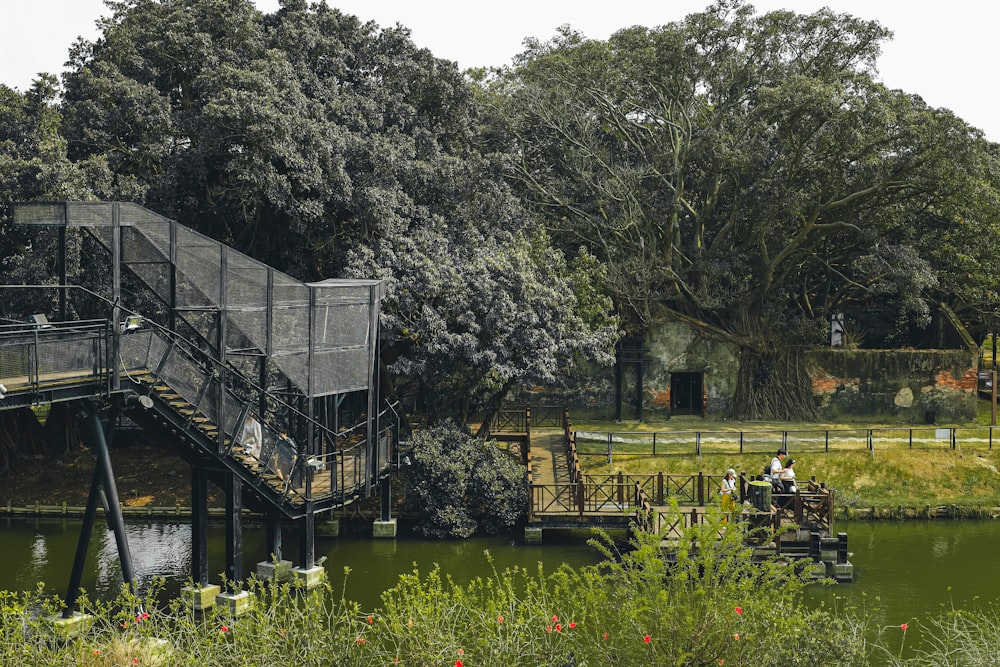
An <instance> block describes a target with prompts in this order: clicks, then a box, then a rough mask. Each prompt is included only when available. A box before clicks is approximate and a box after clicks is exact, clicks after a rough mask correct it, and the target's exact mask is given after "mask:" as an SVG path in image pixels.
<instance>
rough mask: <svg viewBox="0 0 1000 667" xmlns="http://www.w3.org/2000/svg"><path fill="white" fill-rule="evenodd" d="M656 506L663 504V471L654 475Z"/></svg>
mask: <svg viewBox="0 0 1000 667" xmlns="http://www.w3.org/2000/svg"><path fill="white" fill-rule="evenodd" d="M656 504H657V505H662V504H663V471H662V470H661V471H660V472H658V473H657V474H656Z"/></svg>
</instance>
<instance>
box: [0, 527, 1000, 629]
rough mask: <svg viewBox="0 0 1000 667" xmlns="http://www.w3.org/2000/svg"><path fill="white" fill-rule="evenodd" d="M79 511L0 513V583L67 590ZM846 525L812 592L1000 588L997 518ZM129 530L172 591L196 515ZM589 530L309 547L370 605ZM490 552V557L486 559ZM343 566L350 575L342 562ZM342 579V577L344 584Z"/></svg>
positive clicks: (107, 543) (145, 576) (117, 582)
mask: <svg viewBox="0 0 1000 667" xmlns="http://www.w3.org/2000/svg"><path fill="white" fill-rule="evenodd" d="M79 528H80V522H79V521H67V520H29V521H24V520H11V519H6V520H4V521H3V522H0V540H2V543H3V545H4V549H3V550H0V588H3V589H8V590H31V589H34V588H35V587H36V585H37V583H38V582H40V581H41V582H44V583H45V588H46V590H48V591H49V592H51V593H55V594H58V595H65V593H66V586H67V585H68V582H69V575H70V570H71V568H72V565H73V556H74V554H75V552H76V543H77V537H78V531H79ZM837 530H839V531H846V532H847V533H848V535H849V549H850V551H851V552H852V553H853V555H852V556H851V561H852V562H853V564H854V568H855V569H854V574H855V581H854V583H852V584H844V585H838V586H834V587H832V588H830V589H823V588H818V587H817V588H814V589H811V590H810V593H809V597H810V599H811V600H812V601H814V602H815V603H817V604H819V603H828V604H834V605H836V606H838V607H840V606H843V604H844V603H845V602H847V603H851V604H855V605H857V606H866V607H867V608H868V609H869V610H873V611H874V613H875V614H876V615H877V616H878V618H879V619H880V622H883V623H886V624H896V625H898V624H899V623H903V622H912V621H913V620H914V619H916V618H919V617H922V616H926V615H928V614H930V613H934V612H936V611H938V610H940V609H941V608H942V607H946V606H950V605H952V604H954V605H956V606H968V605H970V604H971V603H972V602H973V601H974V600H975V599H976V598H981V599H997V598H1000V559H997V558H995V556H994V550H995V548H996V547H995V545H996V544H998V543H1000V522H996V521H908V522H900V523H889V522H883V523H859V522H852V523H840V524H838V525H837ZM127 534H128V537H129V542H130V546H131V551H132V558H133V563H134V566H135V571H136V576H137V578H138V580H139V583H140V586H142V587H145V586H147V585H148V584H149V582H150V581H152V579H153V578H154V577H163V578H164V579H166V581H167V593H168V594H171V595H172V594H176V593H177V591H179V590H180V587H181V586H183V585H184V583H185V582H186V581H187V580H188V578H189V576H190V570H191V553H190V541H191V526H190V524H189V523H186V522H183V521H175V522H170V521H161V522H156V523H131V524H128V525H127ZM243 537H244V549H245V553H244V576H249V574H250V573H251V572H252V571H253V570H254V568H255V564H256V562H257V561H261V560H265V559H267V557H268V555H267V553H266V549H265V540H264V531H263V529H262V527H260V526H254V525H252V524H249V525H245V526H244V535H243ZM587 537H588V533H586V532H583V531H581V532H578V533H576V534H572V535H569V536H566V535H560V534H558V533H556V534H552V535H550V534H548V533H547V534H546V537H545V544H544V545H527V544H524V543H523V541H521V540H520V539H514V540H511V537H510V536H502V537H477V538H473V539H470V540H455V541H446V542H439V541H429V540H421V539H418V538H414V537H412V536H409V535H406V534H402V535H401V536H400V537H398V538H397V539H395V540H373V539H371V538H370V537H368V536H364V535H358V534H356V533H352V531H350V530H346V531H344V533H343V534H342V536H341V537H340V538H317V542H316V556H317V557H320V556H326V558H327V560H326V562H325V565H324V566H325V567H326V569H327V572H328V573H329V575H330V578H331V581H332V582H333V585H334V587H335V590H340V588H341V586H345V588H344V590H345V592H346V595H347V597H348V598H350V599H352V600H357V601H358V602H360V603H361V604H362V606H363V607H366V608H369V609H370V608H374V607H375V606H377V605H378V604H379V596H380V595H381V593H382V591H384V590H386V589H387V588H389V587H391V586H393V585H394V584H395V582H396V580H397V578H398V576H399V575H400V574H402V573H408V572H411V571H413V570H414V569H418V570H419V571H420V572H421V573H422V574H426V573H428V572H429V571H430V570H431V569H432V568H433V567H434V565H435V564H438V565H440V566H441V568H442V569H443V571H445V572H446V573H448V574H450V575H452V576H453V578H454V579H455V581H456V582H459V583H465V582H467V581H470V580H471V579H472V578H473V577H477V576H484V575H489V574H490V573H491V571H492V568H496V570H497V571H502V570H504V569H506V568H508V567H512V566H517V567H524V568H527V569H528V570H529V571H530V572H532V573H534V572H535V571H536V569H537V566H538V563H543V564H544V568H545V570H546V571H547V572H551V571H553V570H555V569H556V568H557V567H558V565H559V564H560V563H562V562H567V563H569V564H571V565H574V566H579V565H584V564H587V563H595V562H597V560H598V559H599V555H598V553H597V552H596V551H595V550H594V549H592V548H591V547H589V546H587V545H586V544H585V542H586V539H587ZM296 543H297V538H296V535H295V534H294V533H290V534H288V535H286V536H285V538H284V544H285V557H286V558H288V559H289V560H292V561H293V562H296V561H297V557H298V556H297V550H296ZM484 551H489V553H490V555H491V557H492V559H493V562H492V564H491V563H490V561H488V560H487V558H486V556H485V555H484ZM209 566H210V572H213V573H214V574H213V575H212V580H213V581H220V580H221V577H220V576H219V574H218V573H221V572H222V571H223V569H224V566H225V542H224V526H223V525H222V524H221V523H219V524H218V525H215V524H213V525H212V526H210V528H209ZM345 567H347V568H350V570H351V572H350V575H348V576H347V578H346V580H345V575H344V569H345ZM345 581H346V585H345ZM83 586H84V588H85V589H86V590H87V591H89V592H91V593H92V594H93V595H96V596H97V597H101V598H110V597H113V596H114V595H115V594H116V593H117V592H118V590H119V588H120V586H121V568H120V566H119V563H118V552H117V548H116V546H115V541H114V535H113V533H111V532H110V531H109V530H107V527H106V526H105V525H103V524H98V526H97V527H95V530H94V533H93V536H92V538H91V544H90V552H89V554H88V558H87V568H86V570H85V572H84V578H83Z"/></svg>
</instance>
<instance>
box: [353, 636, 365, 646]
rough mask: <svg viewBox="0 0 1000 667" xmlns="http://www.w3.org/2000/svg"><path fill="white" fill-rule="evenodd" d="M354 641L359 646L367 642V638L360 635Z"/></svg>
mask: <svg viewBox="0 0 1000 667" xmlns="http://www.w3.org/2000/svg"><path fill="white" fill-rule="evenodd" d="M354 643H355V644H357V645H358V646H361V645H362V644H364V643H365V638H364V637H358V638H357V639H355V640H354Z"/></svg>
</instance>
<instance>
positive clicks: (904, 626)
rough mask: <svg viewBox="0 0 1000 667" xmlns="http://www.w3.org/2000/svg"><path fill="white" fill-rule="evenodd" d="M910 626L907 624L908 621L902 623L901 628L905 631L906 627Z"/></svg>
mask: <svg viewBox="0 0 1000 667" xmlns="http://www.w3.org/2000/svg"><path fill="white" fill-rule="evenodd" d="M908 627H910V626H909V625H907V624H906V623H903V624H902V625H900V626H899V629H900V630H903V631H905V630H906V628H908Z"/></svg>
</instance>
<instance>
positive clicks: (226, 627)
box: [219, 625, 229, 632]
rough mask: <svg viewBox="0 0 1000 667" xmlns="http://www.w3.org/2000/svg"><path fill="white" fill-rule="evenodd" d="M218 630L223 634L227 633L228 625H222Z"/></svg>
mask: <svg viewBox="0 0 1000 667" xmlns="http://www.w3.org/2000/svg"><path fill="white" fill-rule="evenodd" d="M219 629H220V630H222V631H223V632H229V626H228V625H223V626H222V627H221V628H219Z"/></svg>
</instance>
